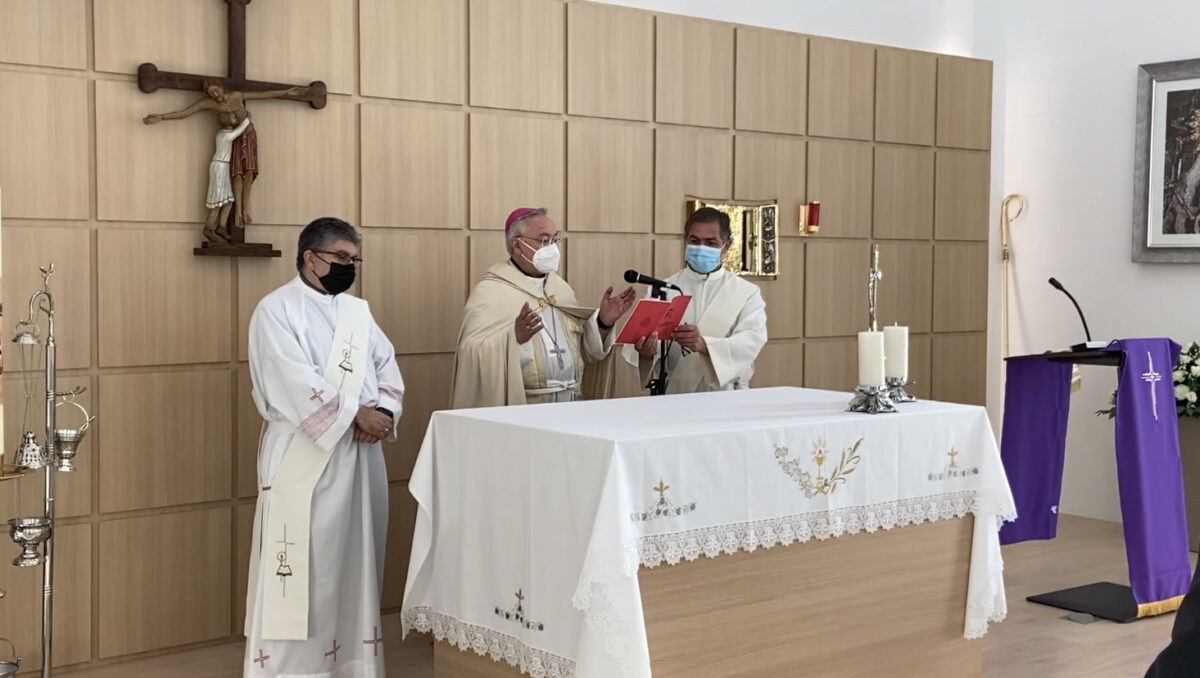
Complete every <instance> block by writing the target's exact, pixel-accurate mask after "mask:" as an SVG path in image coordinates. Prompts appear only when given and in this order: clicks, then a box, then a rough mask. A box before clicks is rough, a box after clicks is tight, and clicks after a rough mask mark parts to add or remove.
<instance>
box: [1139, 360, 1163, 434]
mask: <svg viewBox="0 0 1200 678" xmlns="http://www.w3.org/2000/svg"><path fill="white" fill-rule="evenodd" d="M1146 360H1147V361H1148V362H1149V363H1150V369H1149V370H1147V371H1146V372H1143V373H1142V381H1144V382H1147V383H1148V384H1150V404H1151V405H1152V406H1153V407H1154V421H1158V387H1157V386H1155V384H1157V383H1158V382H1160V381H1162V375H1161V374H1159V373H1158V372H1155V371H1154V358H1153V357H1151V356H1150V352H1149V351H1146Z"/></svg>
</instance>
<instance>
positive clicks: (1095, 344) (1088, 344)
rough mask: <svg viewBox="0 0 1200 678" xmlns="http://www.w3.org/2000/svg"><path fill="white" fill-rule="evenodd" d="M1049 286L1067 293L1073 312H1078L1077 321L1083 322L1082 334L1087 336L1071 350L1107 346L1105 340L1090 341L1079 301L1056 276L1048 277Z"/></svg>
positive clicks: (1090, 337)
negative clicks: (1073, 305)
mask: <svg viewBox="0 0 1200 678" xmlns="http://www.w3.org/2000/svg"><path fill="white" fill-rule="evenodd" d="M1050 286H1051V287H1053V288H1054V289H1056V290H1058V291H1059V292H1062V293H1063V294H1065V295H1067V298H1068V299H1070V300H1071V303H1072V304H1075V312H1076V313H1078V314H1079V322H1081V323H1083V334H1084V336H1085V337H1087V341H1085V342H1084V343H1082V344H1075V345H1074V346H1072V347H1071V350H1072V351H1083V350H1086V349H1090V348H1104V347H1105V346H1107V345H1108V342H1107V341H1092V333H1091V331H1090V330H1089V329H1088V324H1087V320H1086V319H1085V318H1084V317H1083V309H1081V308H1079V302H1078V301H1075V297H1073V296H1071V293H1070V292H1068V291H1067V288H1065V287H1063V284H1062V283H1060V282H1059V281H1058V279H1056V278H1050Z"/></svg>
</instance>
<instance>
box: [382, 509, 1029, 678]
mask: <svg viewBox="0 0 1200 678" xmlns="http://www.w3.org/2000/svg"><path fill="white" fill-rule="evenodd" d="M988 508H989V509H991V510H989V511H988V513H990V514H991V515H993V516H995V520H996V523H997V528H998V527H999V524H1000V523H1001V522H1003V521H1006V520H1013V519H1014V518H1015V515H1010V514H1007V513H1002V512H999V511H996V510H995V509H994V507H988ZM980 510H981V506H980V499H979V492H978V491H977V490H965V491H962V492H954V493H950V494H941V495H934V496H929V497H921V498H918V499H902V500H897V501H891V502H884V503H881V504H874V505H870V506H852V507H847V508H841V509H834V510H832V511H815V512H812V513H805V514H799V515H793V516H785V517H782V518H771V519H767V520H758V521H753V522H745V523H735V524H729V525H716V526H712V527H702V528H698V529H694V530H688V531H686V532H678V533H673V534H658V535H648V536H645V537H641V538H640V539H638V541H637V547H638V555H637V556H636V557H633V558H628V559H627V562H626V563H625V567H624V569H626V570H633V572H627V574H629V575H630V576H633V575H635V574H636V571H637V568H638V563H639V561H640V564H641V566H642V567H647V568H653V567H656V566H658V565H661V564H663V563H667V564H669V565H677V564H678V563H679V562H681V561H682V560H688V561H693V560H696V559H697V558H699V557H700V556H706V557H708V558H716V557H717V556H719V555H721V554H733V553H736V552H738V551H739V550H743V551H747V552H752V551H754V550H756V549H758V548H759V547H762V548H771V547H772V546H777V545H782V546H789V545H791V544H792V543H794V542H799V543H802V544H803V543H805V542H807V541H809V540H811V539H812V538H813V537H816V538H817V539H822V540H824V539H830V538H835V537H841V536H845V535H849V534H857V533H858V532H876V531H878V530H879V529H880V528H882V529H885V530H890V529H892V528H896V527H906V526H909V525H919V524H921V523H924V522H931V523H932V522H936V521H939V520H951V519H960V518H965V517H966V516H967V514H973V515H979V514H980ZM1002 570H1003V568H1002V567H1001V566H993V567H990V568H989V572H988V573H987V579H988V581H987V584H986V586H987V592H986V593H985V595H983V596H981V597H980V598H981V600H979V601H978V603H977V605H980V606H982V607H983V608H984V609H968V610H967V611H966V613H967V614H966V632H965V633H964V636H965V637H966V638H982V637H983V636H984V635H985V634H986V633H987V625H988V622H1000V621H1003V620H1004V618H1005V617H1006V616H1007V606H1006V605H1005V601H1004V583H1003V582H1004V580H1003V571H1002ZM606 583H607V582H602V581H599V580H597V578H596V577H592V578H591V581H590V584H589V585H588V586H586V587H584V595H582V596H581V595H579V594H577V595H576V597H575V600H574V601H573V602H574V604H575V607H576V608H577V609H579V610H582V611H585V613H586V614H587V620H588V624H589V626H591V627H592V630H594V631H599V632H600V633H602V635H604V636H605V637H606V640H608V641H609V642H608V643H607V645H608V647H606V649H607V650H608V651H609V653H610V654H613V655H614V659H617V660H618V662H619V661H620V660H622V659H627V658H626V657H623V656H622V655H624V653H622V652H617V651H616V650H617V649H618V648H616V647H613V644H614V641H618V639H619V638H620V633H619V632H618V630H619V629H618V627H619V626H620V625H619V624H616V620H615V617H612V615H610V614H607V612H610V610H608V609H607V608H609V607H611V605H608V604H607V599H606V598H605V596H604V595H603V594H604V589H605V588H606ZM610 617H612V618H610ZM404 626H405V629H406V630H407V629H412V630H415V631H420V632H422V633H429V632H432V633H433V637H434V638H435V639H437V640H440V641H445V642H448V643H450V645H452V646H454V647H457V648H458V649H460V650H463V651H467V650H473V651H475V653H476V654H478V655H480V656H485V657H491V658H492V659H493V660H494V661H501V660H504V661H506V662H508V663H509V664H510V665H512V666H514V667H516V668H518V669H520V671H521V672H522V673H524V674H527V675H529V676H532V677H533V678H573V677H574V676H575V662H574V661H572V660H570V659H567V658H565V657H560V656H558V655H555V654H551V653H549V652H546V651H544V650H538V649H535V648H531V647H529V646H528V645H526V644H525V643H523V642H521V641H520V640H518V639H517V638H514V637H512V636H510V635H508V634H504V633H500V632H498V631H493V630H491V629H487V628H484V627H481V626H476V625H474V624H468V623H466V622H462V621H459V620H457V619H455V618H453V617H450V616H448V615H444V614H441V613H439V612H434V611H432V610H431V609H430V608H429V607H428V606H420V607H414V608H410V609H408V610H405V611H404Z"/></svg>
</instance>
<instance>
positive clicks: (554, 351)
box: [547, 343, 567, 370]
mask: <svg viewBox="0 0 1200 678" xmlns="http://www.w3.org/2000/svg"><path fill="white" fill-rule="evenodd" d="M547 350H548V352H549V353H550V354H551V355H553V356H554V357H556V358H558V369H560V370H561V369H565V368H566V366H567V363H566V362H564V361H563V354H564V353H566V352H567V351H566V349H563V348H560V347H559V346H558V344H557V343H556V344H554V348H551V349H547Z"/></svg>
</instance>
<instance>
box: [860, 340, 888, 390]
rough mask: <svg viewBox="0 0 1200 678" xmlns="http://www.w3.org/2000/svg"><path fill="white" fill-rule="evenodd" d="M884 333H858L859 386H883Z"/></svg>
mask: <svg viewBox="0 0 1200 678" xmlns="http://www.w3.org/2000/svg"><path fill="white" fill-rule="evenodd" d="M883 362H884V358H883V332H859V333H858V385H859V386H883V375H884V371H883Z"/></svg>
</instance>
